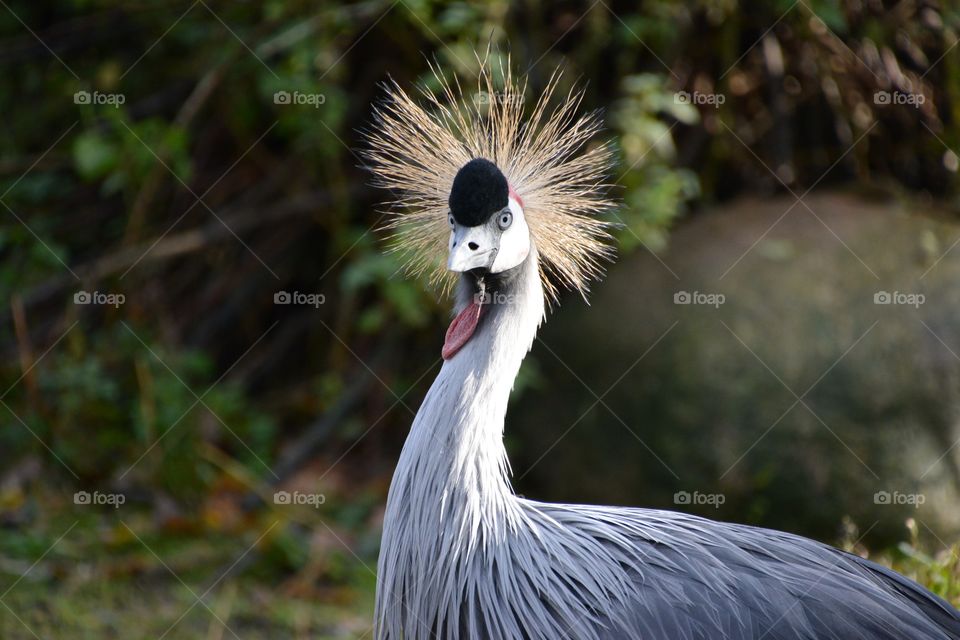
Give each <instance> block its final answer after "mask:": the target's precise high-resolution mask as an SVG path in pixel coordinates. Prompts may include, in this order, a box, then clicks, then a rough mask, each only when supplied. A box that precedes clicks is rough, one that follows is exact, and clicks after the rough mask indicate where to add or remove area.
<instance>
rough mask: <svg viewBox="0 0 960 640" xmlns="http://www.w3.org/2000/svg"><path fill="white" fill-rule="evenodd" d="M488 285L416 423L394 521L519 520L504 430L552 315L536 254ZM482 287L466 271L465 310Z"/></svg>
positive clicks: (391, 513) (393, 494) (403, 460)
mask: <svg viewBox="0 0 960 640" xmlns="http://www.w3.org/2000/svg"><path fill="white" fill-rule="evenodd" d="M484 284H485V286H486V292H487V294H488V295H489V300H490V302H489V304H485V305H484V307H485V308H484V310H483V313H482V315H481V318H480V321H479V323H478V326H477V329H476V331H475V333H474V334H473V336H472V337H471V338H470V340H469V341H468V342H467V343H466V345H464V346H463V348H462V349H461V350H460V351H459V352H457V353H456V354H455V355H454V356H453V357H452V358H450V359H449V360H446V361H444V363H443V367H442V368H441V370H440V373H439V375H438V376H437V378H436V380H435V381H434V383H433V385H432V386H431V388H430V391H429V392H428V393H427V396H426V398H425V399H424V402H423V405H422V406H421V407H420V411H419V412H418V413H417V417H416V419H415V420H414V423H413V427H412V429H411V432H410V435H409V436H408V438H407V441H406V444H405V445H404V448H403V453H402V454H401V457H400V462H399V464H398V466H397V471H396V473H395V475H394V480H393V483H392V485H391V488H390V499H389V500H388V508H387V519H388V520H389V519H390V518H391V517H395V516H399V515H400V514H399V513H398V510H400V509H402V510H404V511H407V510H412V511H414V512H419V518H422V520H421V522H423V521H424V520H426V521H429V520H432V519H433V518H432V517H431V515H432V516H435V517H439V518H440V519H444V518H454V519H459V520H460V524H461V525H462V526H463V527H467V529H466V531H474V532H476V531H477V529H478V527H480V526H482V525H483V524H484V523H487V524H488V525H490V524H494V523H493V522H491V520H492V519H496V518H497V517H498V516H500V517H501V518H500V520H501V521H500V522H498V523H495V524H494V528H496V529H501V528H502V525H503V524H505V523H504V522H503V521H502V520H503V518H506V519H507V520H512V519H513V517H514V514H513V513H512V510H513V502H514V498H513V492H512V489H511V487H510V484H509V481H508V473H509V462H508V461H507V457H506V451H505V449H504V446H503V425H504V417H505V415H506V411H507V403H508V401H509V398H510V391H511V389H512V388H513V383H514V380H515V379H516V376H517V372H518V371H519V369H520V363H521V362H522V361H523V358H524V356H525V355H526V354H527V352H528V351H529V350H530V347H531V345H532V344H533V340H534V338H535V336H536V332H537V328H538V327H539V325H540V322H541V321H542V320H543V316H544V302H543V290H542V287H541V284H540V274H539V267H538V259H537V255H536V251H535V249H532V248H531V252H530V255H529V256H528V258H527V259H526V260H525V261H524V263H523V264H521V265H519V266H518V267H516V268H514V269H512V270H510V271H509V272H506V273H504V274H496V275H494V276H491V275H488V276H486V277H485V278H484ZM476 290H477V282H476V278H475V277H474V276H472V275H468V274H465V275H464V276H463V278H462V280H461V283H460V287H459V290H458V295H457V300H458V302H457V305H456V310H457V311H458V312H459V311H460V310H461V309H463V308H464V307H465V306H467V304H469V301H470V300H471V299H472V298H473V296H474V294H475V292H476ZM401 496H403V497H401ZM401 503H402V504H401ZM418 503H420V504H418ZM437 507H438V508H439V510H437V509H436V508H437ZM506 524H509V523H506ZM496 525H500V526H496ZM463 532H464V530H461V533H463Z"/></svg>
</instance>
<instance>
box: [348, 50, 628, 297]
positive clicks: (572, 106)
mask: <svg viewBox="0 0 960 640" xmlns="http://www.w3.org/2000/svg"><path fill="white" fill-rule="evenodd" d="M491 67H492V65H491V63H490V58H489V55H488V56H487V57H486V58H485V59H484V60H480V71H479V73H478V76H477V92H476V94H475V95H474V96H467V95H465V94H464V92H463V90H462V89H461V87H460V83H459V81H458V80H454V82H453V84H451V83H450V82H449V81H447V80H446V79H445V78H444V76H443V75H442V74H441V73H440V71H439V69H438V68H437V67H436V66H434V65H431V71H433V73H434V76H435V77H436V79H437V82H438V83H439V86H440V89H439V90H438V91H433V90H431V89H428V88H421V89H420V93H421V95H422V97H423V99H424V101H425V103H426V104H425V106H421V105H420V104H418V103H417V102H416V101H415V100H414V99H412V98H411V97H410V96H409V95H408V94H407V93H406V92H405V91H404V90H403V89H402V88H400V86H399V85H398V84H397V83H396V82H394V81H391V82H390V83H389V84H388V85H387V92H388V96H387V100H385V101H384V102H382V103H381V104H379V105H378V106H376V107H375V109H374V118H375V125H374V127H375V128H374V130H372V131H369V132H368V133H367V136H366V137H367V142H368V146H367V148H366V150H365V152H364V153H365V157H366V159H367V161H368V163H369V168H370V169H371V170H372V171H373V173H374V176H375V178H374V184H376V185H377V186H380V187H383V188H386V189H388V190H390V191H391V193H392V194H393V195H394V199H393V200H392V201H391V202H389V209H388V213H389V216H390V219H389V222H388V223H387V225H386V228H387V229H388V230H389V231H390V232H391V248H392V249H393V250H396V251H399V252H400V253H401V255H402V256H403V257H404V258H405V260H406V266H407V268H408V271H409V272H410V273H412V274H414V275H426V276H428V277H429V279H430V281H431V282H434V283H438V284H440V285H441V287H442V288H443V289H444V290H446V289H448V287H449V284H451V282H452V281H453V278H452V276H453V275H454V274H451V273H450V272H448V271H446V269H445V268H444V262H445V259H446V252H447V239H448V237H449V234H450V227H449V224H448V221H447V220H448V213H449V206H448V204H447V199H448V196H449V194H450V188H451V186H452V185H453V179H454V177H455V176H456V174H457V171H458V170H459V169H460V168H461V167H462V166H463V165H464V164H466V163H467V162H468V161H470V160H471V159H473V158H486V159H488V160H490V161H492V162H493V163H494V164H496V165H497V167H498V168H499V169H500V170H501V171H502V172H503V174H504V175H505V176H506V178H507V181H508V182H509V183H510V186H511V187H512V188H513V190H514V191H515V192H516V193H517V194H518V195H519V196H520V198H521V199H522V200H523V212H524V216H525V218H526V220H527V224H528V226H529V228H530V234H531V236H532V237H533V242H534V244H535V245H536V247H537V251H538V253H539V256H540V271H541V279H542V281H543V286H544V291H545V292H546V296H547V299H548V301H550V302H556V300H557V295H558V288H557V285H558V284H559V285H562V286H567V287H570V288H572V289H574V290H576V291H578V292H579V293H580V294H581V295H583V296H584V297H585V296H586V293H587V291H588V283H589V281H590V280H592V279H594V278H596V277H598V276H599V275H601V273H602V268H601V263H602V261H603V260H604V259H605V258H607V257H609V254H610V253H611V251H612V249H611V246H610V244H609V233H608V231H607V230H608V227H609V224H608V223H607V222H604V221H602V220H600V219H598V216H599V215H600V214H603V213H604V212H606V211H608V210H610V209H612V208H613V207H614V206H615V202H614V201H613V200H611V199H609V198H608V197H607V195H606V187H607V185H605V184H604V182H603V181H604V179H605V176H606V174H607V172H608V170H609V168H610V167H611V165H612V161H613V154H612V150H611V148H610V146H609V145H608V144H600V145H595V146H590V147H588V148H586V150H585V151H584V148H585V147H587V143H588V142H589V141H590V139H591V138H592V137H593V136H594V135H595V134H596V133H597V132H598V131H599V130H600V128H601V124H600V121H599V118H598V117H597V115H596V114H587V115H584V116H580V117H579V118H578V117H577V115H576V112H577V110H578V108H579V106H580V103H581V100H582V98H583V93H582V91H573V90H571V91H570V92H568V93H567V94H566V95H565V96H563V97H562V99H560V100H559V101H558V104H557V105H556V106H554V107H551V102H552V100H553V98H554V94H555V93H556V91H557V87H558V84H559V81H560V77H561V72H560V71H559V69H558V70H557V71H555V72H554V73H553V75H552V76H551V78H550V80H549V82H548V83H547V86H546V88H545V89H544V91H543V93H542V94H541V95H540V97H539V98H538V99H537V100H536V102H535V104H534V106H533V108H532V110H531V111H530V113H529V115H528V116H527V117H526V118H524V111H525V110H524V94H525V92H526V88H527V82H526V80H525V79H524V80H523V81H516V80H515V79H514V78H513V75H512V73H511V71H510V69H509V67H510V63H509V60H508V61H507V63H506V65H505V67H504V65H502V64H501V65H500V75H501V77H502V80H503V82H502V85H503V86H502V89H500V90H497V86H496V83H495V81H494V80H495V79H494V74H493V69H492V68H491Z"/></svg>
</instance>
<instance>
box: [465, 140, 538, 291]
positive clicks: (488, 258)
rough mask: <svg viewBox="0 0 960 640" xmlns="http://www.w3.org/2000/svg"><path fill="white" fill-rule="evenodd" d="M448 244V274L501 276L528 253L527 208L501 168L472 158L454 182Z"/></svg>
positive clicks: (521, 260)
mask: <svg viewBox="0 0 960 640" xmlns="http://www.w3.org/2000/svg"><path fill="white" fill-rule="evenodd" d="M448 203H449V205H450V212H449V214H448V222H449V223H450V240H449V242H448V249H449V252H450V253H449V257H448V259H447V269H449V270H450V271H456V272H464V271H472V270H474V269H479V270H481V271H486V272H489V273H500V272H502V271H507V270H509V269H512V268H514V267H516V266H518V265H520V264H521V263H522V262H523V261H524V260H526V258H527V256H528V255H529V254H530V230H529V228H528V227H527V222H526V220H525V219H524V215H523V204H522V200H521V199H520V197H519V196H517V195H516V194H515V193H514V192H513V190H512V189H511V188H510V185H509V183H508V182H507V178H506V176H504V175H503V172H501V171H500V169H499V168H497V165H495V164H494V163H492V162H490V161H489V160H487V159H485V158H474V159H473V160H471V161H470V162H468V163H466V164H465V165H463V166H462V167H461V168H460V170H459V171H457V175H456V177H455V178H454V180H453V186H452V187H451V189H450V198H449V200H448Z"/></svg>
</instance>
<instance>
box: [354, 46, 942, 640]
mask: <svg viewBox="0 0 960 640" xmlns="http://www.w3.org/2000/svg"><path fill="white" fill-rule="evenodd" d="M508 65H509V63H508ZM436 75H437V81H438V82H439V85H440V89H439V90H438V91H432V90H429V89H423V90H422V92H421V93H422V98H423V100H422V102H423V103H424V104H423V106H421V104H420V102H418V101H415V100H414V99H412V98H411V97H410V96H409V95H408V94H407V93H405V92H404V91H403V90H402V89H401V88H400V87H399V86H398V85H397V84H395V83H393V84H391V85H389V87H388V92H389V96H388V99H387V100H386V101H384V102H383V103H382V104H381V105H380V106H378V107H377V109H376V115H375V124H374V127H373V130H372V131H370V132H368V147H367V149H366V158H367V160H368V163H369V165H370V168H371V170H372V171H373V172H374V175H375V179H376V183H377V184H378V185H379V186H382V187H385V188H388V189H390V190H391V192H393V193H395V194H397V196H396V197H397V199H396V201H395V202H393V203H392V204H393V205H394V208H392V209H391V210H392V211H393V216H394V217H393V221H392V222H391V223H390V226H391V227H392V229H393V232H394V234H395V240H396V242H397V245H396V246H397V247H398V248H399V249H400V250H401V251H403V252H405V253H406V255H407V256H408V257H409V260H410V262H409V265H410V267H411V269H412V271H413V272H414V273H430V274H431V275H433V276H436V277H437V278H439V279H441V280H442V279H443V278H444V277H445V276H449V277H452V278H453V279H454V280H455V282H454V283H453V284H454V285H455V286H454V292H455V293H454V298H455V304H454V311H455V313H454V318H453V321H452V323H451V324H450V327H449V329H448V331H447V334H446V339H445V342H444V344H443V347H442V356H443V360H444V362H443V366H442V368H441V370H440V373H439V374H438V375H437V378H436V380H435V381H434V382H433V385H432V386H431V387H430V390H429V392H428V393H427V395H426V397H425V399H424V401H423V405H422V406H421V407H420V411H419V412H418V413H417V416H416V418H415V419H414V421H413V426H412V428H411V430H410V434H409V436H408V437H407V440H406V443H405V445H404V447H403V452H402V454H401V456H400V461H399V463H398V465H397V469H396V472H395V473H394V476H393V482H392V484H391V486H390V492H389V497H388V500H387V510H386V516H385V520H384V527H383V539H382V545H381V550H380V559H379V564H378V584H377V596H376V613H375V620H374V626H375V635H376V638H379V639H390V640H413V639H419V638H476V639H496V640H499V639H514V638H516V639H521V638H522V639H531V640H533V639H544V640H556V639H559V638H576V639H585V640H586V639H599V638H630V639H633V638H638V639H644V640H693V639H703V640H717V639H722V638H732V639H751V638H752V639H755V640H759V639H761V638H763V639H767V640H785V639H787V638H790V639H801V638H837V639H842V640H854V639H864V640H865V639H871V640H875V639H889V640H904V639H918V640H919V639H924V640H934V639H936V640H950V639H957V638H960V613H958V611H957V610H956V609H954V608H953V607H951V606H950V605H949V604H948V603H947V602H945V601H944V600H942V599H941V598H939V597H937V596H936V595H934V594H932V593H931V592H929V591H927V590H926V589H924V588H923V587H921V586H920V585H918V584H916V583H914V582H912V581H911V580H908V579H907V578H905V577H903V576H901V575H899V574H897V573H895V572H893V571H891V570H889V569H886V568H884V567H882V566H880V565H877V564H874V563H872V562H869V561H867V560H864V559H862V558H859V557H857V556H855V555H851V554H848V553H845V552H842V551H840V550H837V549H834V548H832V547H830V546H827V545H824V544H821V543H819V542H815V541H812V540H808V539H806V538H802V537H799V536H796V535H791V534H788V533H782V532H779V531H772V530H768V529H760V528H755V527H749V526H744V525H739V524H729V523H724V522H715V521H711V520H706V519H703V518H699V517H695V516H692V515H686V514H683V513H675V512H670V511H659V510H650V509H635V508H621V507H605V506H592V505H574V504H550V503H543V502H536V501H534V500H528V499H525V498H521V497H518V496H517V495H515V494H514V492H513V490H512V488H511V486H510V482H509V470H510V466H509V462H508V461H507V456H506V451H505V449H504V446H503V429H504V417H505V414H506V410H507V400H508V398H509V395H510V390H511V388H512V386H513V382H514V379H515V377H516V375H517V371H518V370H519V368H520V363H521V361H522V360H523V358H524V356H525V354H526V353H527V351H529V350H530V348H531V346H532V344H533V341H534V337H535V335H536V332H537V328H538V327H539V325H540V323H541V322H542V321H543V319H544V312H545V296H546V297H548V298H549V299H551V300H555V299H556V298H555V296H556V286H557V285H558V284H559V285H565V286H568V287H570V288H572V289H574V290H577V291H579V292H580V293H582V294H583V293H585V292H586V287H587V282H588V281H589V280H590V279H591V278H593V277H595V276H597V275H599V261H600V260H602V259H603V258H605V256H606V253H607V251H608V249H607V246H608V245H607V244H606V243H605V237H606V227H605V225H604V223H602V222H601V221H599V220H598V219H597V217H596V214H598V213H602V212H604V211H605V210H608V209H609V208H611V207H612V206H613V203H612V202H611V201H610V200H608V199H607V197H606V196H605V195H604V190H603V188H602V184H601V183H602V181H603V179H604V176H605V174H606V171H607V169H608V168H609V166H610V161H611V152H610V149H609V148H608V147H606V146H602V145H601V146H589V145H588V141H589V140H590V138H592V137H593V136H594V135H595V134H596V133H597V130H598V127H599V122H598V119H597V118H596V116H594V115H587V116H583V117H577V116H576V111H577V109H578V106H579V103H580V98H581V94H577V93H570V94H566V95H565V96H561V99H560V100H559V106H556V107H554V108H551V107H550V106H549V103H551V102H554V100H552V99H551V97H552V96H553V94H555V93H557V92H556V89H557V77H558V76H557V75H554V77H553V79H552V80H551V81H550V82H549V84H548V86H547V88H546V90H545V91H544V92H543V94H542V95H541V96H540V97H539V99H538V100H537V101H536V104H535V105H534V107H533V109H532V110H531V112H530V114H529V116H528V117H527V118H524V107H523V101H522V96H523V94H524V91H525V89H526V86H525V84H526V83H525V82H518V81H516V80H515V79H514V78H513V77H511V74H510V72H509V71H504V70H503V69H502V68H501V69H500V75H501V76H502V78H503V83H502V85H503V86H502V87H500V85H497V84H495V82H494V79H493V75H494V74H493V70H492V69H491V65H490V63H489V62H487V61H484V62H482V63H481V71H480V74H479V80H478V84H477V90H478V92H477V94H476V95H475V96H465V95H464V92H463V90H462V89H461V87H460V86H459V84H453V85H451V84H450V83H449V82H447V81H445V80H443V79H442V76H441V74H440V73H439V72H436ZM498 87H500V88H499V89H498ZM478 98H479V99H478ZM444 260H445V261H446V264H445V265H444V263H443V261H444ZM444 266H445V267H446V268H445V269H444V268H443V267H444Z"/></svg>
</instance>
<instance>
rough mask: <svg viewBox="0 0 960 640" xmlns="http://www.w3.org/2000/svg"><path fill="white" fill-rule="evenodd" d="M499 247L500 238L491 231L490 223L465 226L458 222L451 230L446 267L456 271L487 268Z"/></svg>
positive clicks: (494, 258)
mask: <svg viewBox="0 0 960 640" xmlns="http://www.w3.org/2000/svg"><path fill="white" fill-rule="evenodd" d="M499 249H500V238H499V237H497V236H496V234H494V233H493V230H492V229H491V228H490V225H486V224H482V225H480V226H477V227H465V226H463V225H459V224H458V225H456V227H455V228H454V231H453V244H452V245H451V247H450V256H449V258H448V259H447V269H449V270H450V271H457V272H463V271H469V270H470V269H476V268H478V267H483V268H486V269H489V268H490V267H492V266H493V261H494V260H496V258H497V251H499Z"/></svg>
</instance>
